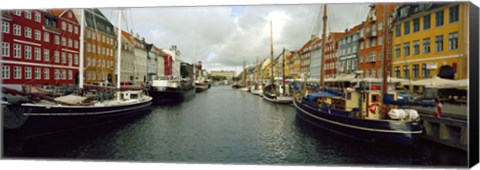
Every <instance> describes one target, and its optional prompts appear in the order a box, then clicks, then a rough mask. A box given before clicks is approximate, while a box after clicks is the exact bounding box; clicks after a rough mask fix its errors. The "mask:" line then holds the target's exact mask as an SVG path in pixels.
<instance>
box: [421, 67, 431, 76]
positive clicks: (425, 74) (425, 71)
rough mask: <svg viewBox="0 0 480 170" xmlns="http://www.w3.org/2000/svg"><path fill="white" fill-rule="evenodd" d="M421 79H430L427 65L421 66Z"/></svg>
mask: <svg viewBox="0 0 480 170" xmlns="http://www.w3.org/2000/svg"><path fill="white" fill-rule="evenodd" d="M422 77H423V78H430V70H429V69H427V64H422Z"/></svg>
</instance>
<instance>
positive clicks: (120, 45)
mask: <svg viewBox="0 0 480 170" xmlns="http://www.w3.org/2000/svg"><path fill="white" fill-rule="evenodd" d="M121 26H122V9H118V33H117V42H118V43H117V53H118V55H117V89H120V80H121V78H120V66H121V58H122V56H121V53H122V28H121Z"/></svg>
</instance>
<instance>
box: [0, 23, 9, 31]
mask: <svg viewBox="0 0 480 170" xmlns="http://www.w3.org/2000/svg"><path fill="white" fill-rule="evenodd" d="M2 33H10V23H9V22H6V21H2Z"/></svg>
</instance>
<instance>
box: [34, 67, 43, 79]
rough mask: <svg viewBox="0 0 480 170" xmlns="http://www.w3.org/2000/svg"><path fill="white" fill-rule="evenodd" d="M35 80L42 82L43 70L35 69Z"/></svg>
mask: <svg viewBox="0 0 480 170" xmlns="http://www.w3.org/2000/svg"><path fill="white" fill-rule="evenodd" d="M35 79H37V80H40V79H42V69H41V68H38V67H37V68H35Z"/></svg>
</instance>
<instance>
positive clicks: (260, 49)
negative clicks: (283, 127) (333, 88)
mask: <svg viewBox="0 0 480 170" xmlns="http://www.w3.org/2000/svg"><path fill="white" fill-rule="evenodd" d="M322 5H323V4H300V5H243V6H194V7H145V8H123V10H122V11H123V12H122V15H123V18H124V19H123V20H122V27H121V28H122V29H124V30H129V31H130V30H132V31H133V33H134V34H137V33H138V34H139V35H140V37H144V38H145V40H146V41H147V42H149V43H154V44H155V45H156V46H157V47H159V48H167V49H168V48H170V47H171V46H172V45H177V48H178V49H179V50H180V52H181V56H180V58H181V60H183V61H185V62H188V63H192V62H195V63H196V62H197V61H202V63H203V65H204V68H205V69H207V70H208V71H211V70H235V71H236V72H237V73H239V72H240V71H241V69H242V67H243V61H245V62H246V63H247V65H252V64H255V62H256V60H257V58H258V60H259V61H261V60H263V59H265V58H269V57H270V26H269V21H270V20H271V21H272V33H273V37H272V38H273V48H274V57H276V56H277V55H279V53H281V51H282V49H283V48H286V49H288V50H296V49H298V48H300V47H301V46H302V45H303V44H304V43H305V42H307V41H308V40H309V39H310V37H311V34H317V35H321V28H322V19H321V18H322V16H323V6H322ZM368 5H369V4H367V3H359V4H328V5H327V13H328V22H327V32H341V31H344V30H345V29H346V28H351V27H353V26H354V25H357V24H359V23H361V21H364V20H365V18H366V16H367V13H368V10H369V7H368ZM101 11H102V12H103V14H104V15H105V16H106V17H107V18H108V19H109V20H110V21H111V22H112V24H114V25H115V26H117V25H118V23H117V17H118V11H119V10H118V9H115V8H103V9H101Z"/></svg>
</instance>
